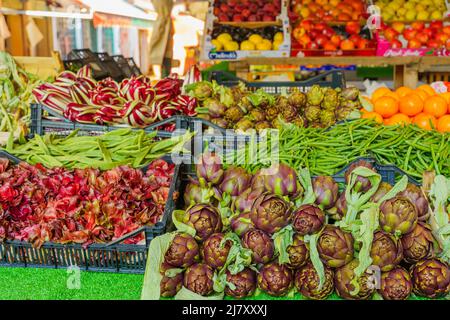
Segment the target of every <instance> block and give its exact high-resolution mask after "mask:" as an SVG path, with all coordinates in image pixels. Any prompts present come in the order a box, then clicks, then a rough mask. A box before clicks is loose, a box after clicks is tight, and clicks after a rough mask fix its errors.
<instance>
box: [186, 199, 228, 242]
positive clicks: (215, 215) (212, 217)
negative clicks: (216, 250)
mask: <svg viewBox="0 0 450 320" xmlns="http://www.w3.org/2000/svg"><path fill="white" fill-rule="evenodd" d="M183 222H184V223H185V224H187V225H189V226H191V227H193V228H194V229H195V231H196V235H195V238H196V239H197V240H201V241H205V240H206V239H207V238H208V237H209V236H210V235H212V234H213V233H216V232H221V231H222V219H221V217H220V214H219V211H217V209H216V208H214V207H213V206H210V205H208V204H196V205H194V206H192V207H190V208H189V209H188V210H187V211H186V213H185V215H184V217H183Z"/></svg>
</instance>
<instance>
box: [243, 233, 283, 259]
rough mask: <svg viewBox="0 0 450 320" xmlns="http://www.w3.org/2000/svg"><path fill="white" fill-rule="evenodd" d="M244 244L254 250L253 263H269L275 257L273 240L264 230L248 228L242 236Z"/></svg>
mask: <svg viewBox="0 0 450 320" xmlns="http://www.w3.org/2000/svg"><path fill="white" fill-rule="evenodd" d="M242 246H243V247H244V248H247V249H250V250H251V251H252V261H253V263H263V264H265V263H268V262H269V261H270V260H272V259H273V255H274V251H275V247H274V244H273V240H272V239H271V238H270V237H269V235H268V234H267V233H265V232H264V231H262V230H258V229H252V230H248V231H247V232H246V233H244V235H243V236H242Z"/></svg>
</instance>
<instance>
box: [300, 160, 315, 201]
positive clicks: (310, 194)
mask: <svg viewBox="0 0 450 320" xmlns="http://www.w3.org/2000/svg"><path fill="white" fill-rule="evenodd" d="M298 178H299V180H300V183H301V185H302V186H303V189H305V191H304V193H303V199H301V201H296V203H295V205H296V206H297V207H299V206H301V205H304V204H313V203H314V202H315V201H316V195H315V194H314V189H313V185H312V181H311V174H310V172H309V170H308V169H307V168H301V169H300V170H298Z"/></svg>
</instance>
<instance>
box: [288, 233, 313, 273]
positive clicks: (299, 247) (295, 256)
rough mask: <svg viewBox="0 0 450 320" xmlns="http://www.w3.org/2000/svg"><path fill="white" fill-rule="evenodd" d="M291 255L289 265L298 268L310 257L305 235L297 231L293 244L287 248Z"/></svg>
mask: <svg viewBox="0 0 450 320" xmlns="http://www.w3.org/2000/svg"><path fill="white" fill-rule="evenodd" d="M286 251H287V253H288V255H289V263H288V264H287V266H288V267H289V268H291V269H298V268H300V267H302V266H304V265H305V264H306V262H308V259H309V250H308V247H307V246H306V244H305V242H304V241H303V237H302V236H301V235H300V234H298V233H295V234H294V238H293V241H292V244H291V245H290V246H288V247H287V248H286Z"/></svg>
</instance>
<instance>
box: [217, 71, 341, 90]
mask: <svg viewBox="0 0 450 320" xmlns="http://www.w3.org/2000/svg"><path fill="white" fill-rule="evenodd" d="M210 80H215V81H216V82H217V83H218V84H220V85H224V86H227V87H234V86H237V85H238V84H239V82H242V83H244V84H245V86H246V87H247V88H248V89H249V90H253V91H256V90H258V89H263V90H264V91H266V92H267V93H272V94H281V93H284V92H286V93H290V92H294V91H302V92H306V91H308V89H309V88H310V87H312V86H313V85H319V86H321V87H331V88H335V89H336V88H341V89H343V88H345V76H344V73H343V72H342V71H340V70H333V71H329V72H325V73H322V74H319V75H317V76H315V77H312V78H309V79H307V80H304V81H280V82H268V81H266V82H264V81H261V82H248V81H245V80H243V79H240V78H238V77H236V76H235V75H233V74H232V73H229V72H226V71H212V72H211V74H210Z"/></svg>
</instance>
